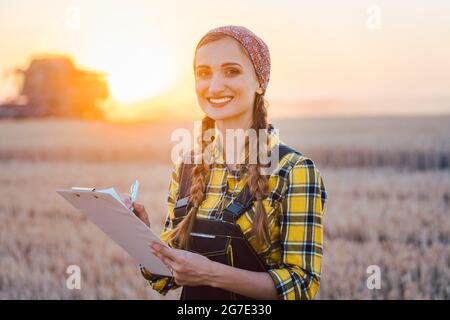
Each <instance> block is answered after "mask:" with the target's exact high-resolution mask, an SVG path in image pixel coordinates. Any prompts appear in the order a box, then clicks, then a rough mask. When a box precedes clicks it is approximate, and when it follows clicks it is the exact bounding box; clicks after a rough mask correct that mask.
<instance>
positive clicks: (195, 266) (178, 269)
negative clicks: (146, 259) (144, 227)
mask: <svg viewBox="0 0 450 320" xmlns="http://www.w3.org/2000/svg"><path fill="white" fill-rule="evenodd" d="M149 246H150V250H151V251H152V253H153V254H154V255H156V256H157V257H158V258H159V259H161V261H162V262H163V263H164V264H165V265H166V266H167V267H168V268H169V269H171V270H172V273H173V277H174V280H175V283H176V284H177V285H180V286H200V285H209V283H210V279H211V274H212V272H211V270H212V268H213V267H214V264H215V262H214V261H211V260H209V259H208V258H207V257H204V256H202V255H200V254H197V253H193V252H190V251H186V250H179V249H174V248H170V247H166V246H163V245H161V244H160V243H157V242H154V241H152V242H150V243H149Z"/></svg>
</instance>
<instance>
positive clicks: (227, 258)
mask: <svg viewBox="0 0 450 320" xmlns="http://www.w3.org/2000/svg"><path fill="white" fill-rule="evenodd" d="M291 152H296V151H294V150H292V149H290V148H289V147H287V146H286V145H280V147H279V155H280V156H279V158H280V159H281V158H283V156H284V155H286V154H288V153H291ZM193 166H194V165H193V164H183V165H182V168H181V180H180V193H179V200H178V201H177V202H176V205H175V208H174V214H175V219H174V221H173V224H174V227H175V226H176V225H177V224H178V223H179V222H180V221H181V220H182V219H183V218H184V217H185V216H186V214H187V212H189V209H190V204H189V202H188V199H189V188H190V185H191V173H192V169H193ZM253 201H254V199H253V197H252V195H251V193H250V190H249V187H248V185H245V187H244V188H243V189H242V191H241V192H240V193H239V194H238V196H237V197H236V199H235V200H234V201H233V202H232V203H231V204H230V205H228V206H227V207H226V208H224V209H223V212H222V217H223V219H222V220H218V219H217V220H211V219H205V218H196V219H195V223H194V226H193V230H192V232H191V236H190V239H189V251H192V252H195V253H199V254H201V255H203V256H206V257H208V258H209V259H210V260H212V261H216V262H219V263H223V264H226V265H229V266H232V267H236V268H240V269H245V270H249V271H256V272H267V269H268V267H267V264H266V262H265V260H264V259H263V258H262V257H261V256H260V255H259V254H258V253H257V252H256V251H255V250H254V248H253V247H252V246H251V244H250V243H249V242H248V241H247V239H246V238H245V236H244V234H243V232H242V230H241V228H240V226H239V225H238V224H236V223H235V221H236V220H237V219H238V218H239V217H240V216H241V215H242V214H243V213H245V212H246V211H247V210H248V209H249V208H250V207H251V206H252V204H253ZM236 285H239V284H236ZM251 299H252V298H249V297H246V296H242V295H238V294H236V293H233V292H231V291H226V290H223V289H219V288H214V287H209V286H184V287H183V291H182V293H181V300H251Z"/></svg>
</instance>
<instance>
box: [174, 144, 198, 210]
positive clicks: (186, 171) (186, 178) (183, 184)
mask: <svg viewBox="0 0 450 320" xmlns="http://www.w3.org/2000/svg"><path fill="white" fill-rule="evenodd" d="M190 160H191V161H190V163H185V161H183V162H182V163H181V169H180V171H181V172H180V179H179V182H178V183H179V185H178V190H179V194H178V200H177V202H176V203H175V208H174V213H175V217H177V218H181V217H183V216H185V215H186V214H187V213H188V211H189V206H188V204H189V191H190V188H191V183H192V170H193V169H194V166H195V164H194V151H192V152H191V155H190Z"/></svg>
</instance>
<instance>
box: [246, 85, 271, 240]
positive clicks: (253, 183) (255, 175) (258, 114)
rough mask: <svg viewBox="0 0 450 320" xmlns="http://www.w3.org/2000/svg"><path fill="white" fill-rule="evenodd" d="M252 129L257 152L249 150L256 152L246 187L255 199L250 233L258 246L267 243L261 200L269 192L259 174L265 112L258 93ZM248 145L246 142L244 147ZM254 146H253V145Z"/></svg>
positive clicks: (264, 216) (265, 120)
mask: <svg viewBox="0 0 450 320" xmlns="http://www.w3.org/2000/svg"><path fill="white" fill-rule="evenodd" d="M252 129H254V130H256V132H257V142H256V147H257V150H249V152H257V163H256V164H249V177H248V186H249V188H250V192H251V194H252V195H253V196H254V197H255V198H256V201H255V215H254V218H253V226H252V233H253V235H254V236H255V237H256V240H257V243H258V245H263V244H264V243H268V242H269V240H270V239H269V221H268V219H267V213H266V210H265V208H264V205H263V202H262V200H263V199H264V198H266V197H267V195H268V192H269V182H268V178H267V176H265V175H262V174H261V171H260V167H261V163H260V155H262V154H264V153H266V154H267V143H266V141H267V136H266V135H267V134H266V130H261V133H260V129H267V110H266V105H265V101H264V96H263V95H260V94H258V93H256V94H255V103H254V106H253V123H252ZM260 134H263V135H264V137H263V139H262V141H264V143H263V145H260V144H259V142H260ZM247 145H248V140H247V143H246V146H247ZM254 145H255V144H254Z"/></svg>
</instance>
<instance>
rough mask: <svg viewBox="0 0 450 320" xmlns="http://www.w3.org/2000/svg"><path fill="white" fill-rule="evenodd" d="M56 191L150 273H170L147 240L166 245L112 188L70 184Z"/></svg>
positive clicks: (164, 274) (162, 274) (163, 274)
mask: <svg viewBox="0 0 450 320" xmlns="http://www.w3.org/2000/svg"><path fill="white" fill-rule="evenodd" d="M56 192H57V193H58V194H59V195H60V196H62V197H63V198H64V199H66V200H67V201H68V202H69V203H70V204H71V205H72V206H73V207H75V208H76V209H78V210H79V211H80V212H82V213H83V214H85V215H86V216H87V217H88V218H89V219H90V220H91V221H92V222H94V223H95V224H96V225H97V227H99V228H100V229H101V230H102V231H103V232H104V233H106V235H108V236H109V237H110V238H111V239H112V240H114V242H116V243H117V244H118V245H119V246H121V247H122V248H123V249H125V251H127V252H128V254H129V255H130V256H131V257H133V258H134V259H135V260H136V261H137V262H139V263H141V264H142V265H143V266H144V267H145V268H146V269H147V270H149V271H150V272H151V273H152V274H155V275H160V276H169V277H171V276H172V272H171V271H170V270H169V268H167V267H166V265H165V264H164V263H163V262H161V260H159V259H158V258H157V257H156V256H154V255H153V254H152V253H151V251H150V248H149V246H148V243H149V242H150V241H151V240H153V241H157V242H159V243H161V244H162V245H164V246H167V244H166V243H165V242H163V241H162V240H161V239H160V238H159V237H158V236H157V235H155V234H154V233H153V232H152V231H151V229H150V228H149V227H148V226H147V225H146V224H145V223H144V222H142V221H141V220H140V219H139V218H138V217H136V215H135V214H134V213H133V212H132V211H131V210H130V209H128V207H127V206H126V205H125V204H124V203H123V202H122V200H121V198H120V196H119V195H118V194H117V192H116V191H115V190H114V188H109V189H100V190H96V189H95V188H79V187H74V188H72V189H66V190H64V189H59V190H56Z"/></svg>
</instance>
